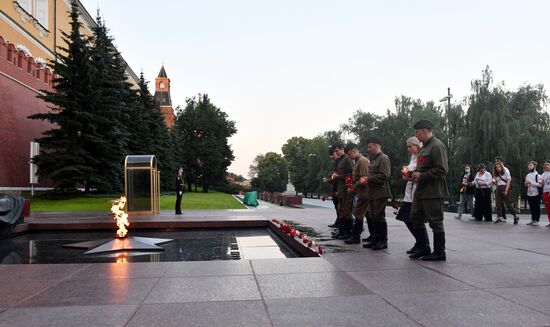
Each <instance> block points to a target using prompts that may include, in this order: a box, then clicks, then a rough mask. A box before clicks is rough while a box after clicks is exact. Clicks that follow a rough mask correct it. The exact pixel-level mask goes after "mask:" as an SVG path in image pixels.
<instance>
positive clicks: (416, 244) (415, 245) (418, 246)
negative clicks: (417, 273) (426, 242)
mask: <svg viewBox="0 0 550 327" xmlns="http://www.w3.org/2000/svg"><path fill="white" fill-rule="evenodd" d="M405 226H407V228H408V229H409V232H411V235H412V236H413V237H414V240H415V242H414V246H413V247H412V248H410V249H409V250H408V251H407V254H413V253H415V252H416V251H417V250H418V249H420V244H419V243H418V238H417V237H416V233H415V231H414V228H413V224H412V223H411V222H410V221H406V222H405Z"/></svg>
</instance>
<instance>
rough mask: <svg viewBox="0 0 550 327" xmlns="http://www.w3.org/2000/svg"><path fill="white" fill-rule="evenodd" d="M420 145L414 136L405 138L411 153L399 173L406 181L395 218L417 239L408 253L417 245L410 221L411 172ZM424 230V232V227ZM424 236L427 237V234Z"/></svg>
mask: <svg viewBox="0 0 550 327" xmlns="http://www.w3.org/2000/svg"><path fill="white" fill-rule="evenodd" d="M421 146H422V143H420V141H418V139H417V138H416V137H414V136H413V137H411V138H409V139H408V140H407V151H408V152H409V154H410V155H411V161H410V162H409V165H408V166H405V167H403V169H402V170H401V173H402V174H403V175H402V179H403V180H404V181H407V185H406V186H405V197H404V198H403V202H402V203H401V207H400V208H399V211H398V212H397V217H395V218H396V219H397V220H401V221H402V222H404V223H405V225H406V226H407V228H408V229H409V231H410V232H411V234H412V235H413V236H414V238H415V240H417V242H415V243H414V246H413V247H412V248H411V249H410V250H408V251H407V253H408V254H411V253H415V252H416V251H417V250H418V247H419V245H418V237H417V235H416V234H415V231H414V229H413V226H412V222H411V207H412V201H413V197H414V191H415V190H416V182H415V181H414V180H413V179H412V173H413V171H415V170H416V158H417V157H418V152H420V147H421ZM424 232H426V230H425V229H424ZM426 237H428V235H427V234H426ZM426 239H427V238H426Z"/></svg>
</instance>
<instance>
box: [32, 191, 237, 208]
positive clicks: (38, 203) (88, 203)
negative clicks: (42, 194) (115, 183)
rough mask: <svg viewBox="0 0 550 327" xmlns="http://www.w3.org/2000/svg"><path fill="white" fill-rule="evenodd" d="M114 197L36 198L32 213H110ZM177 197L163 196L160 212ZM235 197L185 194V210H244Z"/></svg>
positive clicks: (213, 194) (197, 193)
mask: <svg viewBox="0 0 550 327" xmlns="http://www.w3.org/2000/svg"><path fill="white" fill-rule="evenodd" d="M114 199H115V198H114V197H93V198H92V197H81V198H74V199H67V200H49V199H39V198H34V199H32V200H31V212H44V211H109V210H110V209H111V200H114ZM175 204H176V195H175V194H174V195H161V197H160V210H174V205H175ZM244 208H245V207H244V206H243V205H242V204H241V203H240V202H239V201H237V200H235V198H233V196H231V195H229V194H225V193H217V192H210V193H202V192H190V193H184V194H183V203H182V209H183V210H192V209H244Z"/></svg>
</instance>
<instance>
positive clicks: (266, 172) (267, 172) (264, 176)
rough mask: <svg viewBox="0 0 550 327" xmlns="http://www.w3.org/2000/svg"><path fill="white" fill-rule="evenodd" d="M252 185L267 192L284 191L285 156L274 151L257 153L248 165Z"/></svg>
mask: <svg viewBox="0 0 550 327" xmlns="http://www.w3.org/2000/svg"><path fill="white" fill-rule="evenodd" d="M250 168H251V169H250V170H251V174H254V175H255V177H254V178H253V179H252V187H254V188H259V189H260V190H264V191H268V192H284V191H285V190H286V185H287V182H288V164H287V162H286V160H285V158H284V157H283V156H282V155H280V154H278V153H275V152H268V153H266V154H265V155H262V154H260V155H258V156H256V158H255V159H254V163H253V164H252V165H251V167H250Z"/></svg>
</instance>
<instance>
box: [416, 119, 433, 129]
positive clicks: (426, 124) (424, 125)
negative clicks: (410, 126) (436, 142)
mask: <svg viewBox="0 0 550 327" xmlns="http://www.w3.org/2000/svg"><path fill="white" fill-rule="evenodd" d="M433 127H434V124H433V123H432V122H431V121H429V120H427V119H422V120H419V121H417V122H416V124H414V129H428V130H432V128H433Z"/></svg>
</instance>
